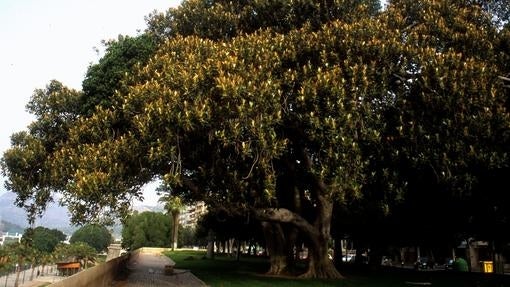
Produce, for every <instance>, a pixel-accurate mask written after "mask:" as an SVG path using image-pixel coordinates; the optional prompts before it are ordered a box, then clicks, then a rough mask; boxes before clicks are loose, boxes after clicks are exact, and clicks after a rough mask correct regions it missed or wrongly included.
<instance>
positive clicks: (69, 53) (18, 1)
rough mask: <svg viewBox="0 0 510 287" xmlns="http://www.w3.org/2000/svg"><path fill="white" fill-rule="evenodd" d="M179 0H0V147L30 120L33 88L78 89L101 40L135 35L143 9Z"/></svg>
mask: <svg viewBox="0 0 510 287" xmlns="http://www.w3.org/2000/svg"><path fill="white" fill-rule="evenodd" d="M180 2H181V1H180V0H45V1H41V0H0V39H1V40H0V43H1V44H0V101H1V103H0V117H1V118H0V123H1V124H0V152H1V153H2V154H3V152H4V151H5V150H6V149H7V148H9V146H10V135H11V134H12V133H14V132H17V131H21V130H23V129H25V128H26V126H27V125H28V124H29V123H30V122H31V121H32V119H33V118H32V117H31V115H29V114H28V113H27V112H26V110H25V105H26V104H27V103H28V101H29V99H30V97H31V95H32V93H33V91H34V90H35V89H39V88H44V87H45V86H46V84H48V83H49V82H50V81H51V80H53V79H56V80H58V81H60V82H62V83H63V84H64V85H66V86H68V87H71V88H74V89H78V90H81V82H82V80H83V78H84V75H85V73H86V71H87V68H88V66H89V65H90V64H91V63H97V61H98V60H99V57H100V55H98V53H97V52H96V48H97V49H100V50H101V49H102V45H101V40H109V39H116V38H117V36H118V35H119V34H122V35H130V36H135V35H137V34H138V31H143V30H144V28H145V20H144V17H145V16H146V15H148V14H149V13H151V12H152V11H154V10H157V11H161V12H163V11H166V10H167V9H168V8H170V7H176V6H178V5H179V3H180ZM1 181H2V188H0V193H2V190H3V179H2V180H1ZM153 187H154V184H152V185H150V186H149V187H147V190H148V191H147V192H146V196H145V197H146V200H145V201H144V204H149V205H154V204H155V202H156V201H157V197H156V196H155V195H154V192H151V191H152V190H153ZM137 204H139V203H137Z"/></svg>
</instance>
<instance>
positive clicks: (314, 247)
mask: <svg viewBox="0 0 510 287" xmlns="http://www.w3.org/2000/svg"><path fill="white" fill-rule="evenodd" d="M317 197H318V199H319V202H318V204H317V218H316V220H315V224H314V226H315V227H316V229H318V231H319V232H314V233H310V234H306V233H305V235H307V236H309V238H310V247H309V248H308V257H309V264H308V270H307V271H306V272H305V273H304V274H302V275H301V277H303V278H329V279H341V278H343V276H342V275H341V274H340V272H338V270H336V268H335V265H334V264H333V261H332V260H331V259H329V253H328V241H329V239H330V228H331V217H332V214H333V203H331V202H328V201H327V200H326V199H325V198H324V197H322V196H321V195H318V196H317Z"/></svg>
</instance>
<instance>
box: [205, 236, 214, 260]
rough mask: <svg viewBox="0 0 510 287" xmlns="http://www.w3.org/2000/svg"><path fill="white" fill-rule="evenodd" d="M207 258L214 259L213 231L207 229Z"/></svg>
mask: <svg viewBox="0 0 510 287" xmlns="http://www.w3.org/2000/svg"><path fill="white" fill-rule="evenodd" d="M206 258H207V259H214V232H213V231H212V229H209V232H207V255H206Z"/></svg>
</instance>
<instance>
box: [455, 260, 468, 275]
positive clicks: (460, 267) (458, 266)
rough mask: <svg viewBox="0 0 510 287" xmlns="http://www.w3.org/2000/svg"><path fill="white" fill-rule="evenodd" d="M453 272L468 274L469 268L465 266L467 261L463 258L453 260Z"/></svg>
mask: <svg viewBox="0 0 510 287" xmlns="http://www.w3.org/2000/svg"><path fill="white" fill-rule="evenodd" d="M453 270H455V271H459V272H468V271H469V267H468V264H467V261H466V260H465V259H464V258H460V257H459V258H457V259H455V262H453Z"/></svg>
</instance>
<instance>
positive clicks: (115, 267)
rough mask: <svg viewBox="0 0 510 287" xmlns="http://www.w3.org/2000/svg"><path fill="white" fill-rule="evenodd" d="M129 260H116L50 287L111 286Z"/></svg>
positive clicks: (125, 258)
mask: <svg viewBox="0 0 510 287" xmlns="http://www.w3.org/2000/svg"><path fill="white" fill-rule="evenodd" d="M128 260H129V256H128V255H123V256H121V257H117V258H114V259H112V260H110V261H108V262H105V263H103V264H100V265H97V266H94V267H92V268H88V269H86V270H83V271H81V272H78V273H76V274H74V275H72V276H69V277H67V278H66V279H64V280H62V281H59V282H55V283H53V284H51V285H49V286H50V287H66V286H67V287H69V286H72V287H86V286H97V287H102V286H110V283H111V282H113V280H114V279H115V277H116V276H117V274H118V273H119V272H120V270H121V269H123V268H124V267H125V265H126V263H127V261H128Z"/></svg>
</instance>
